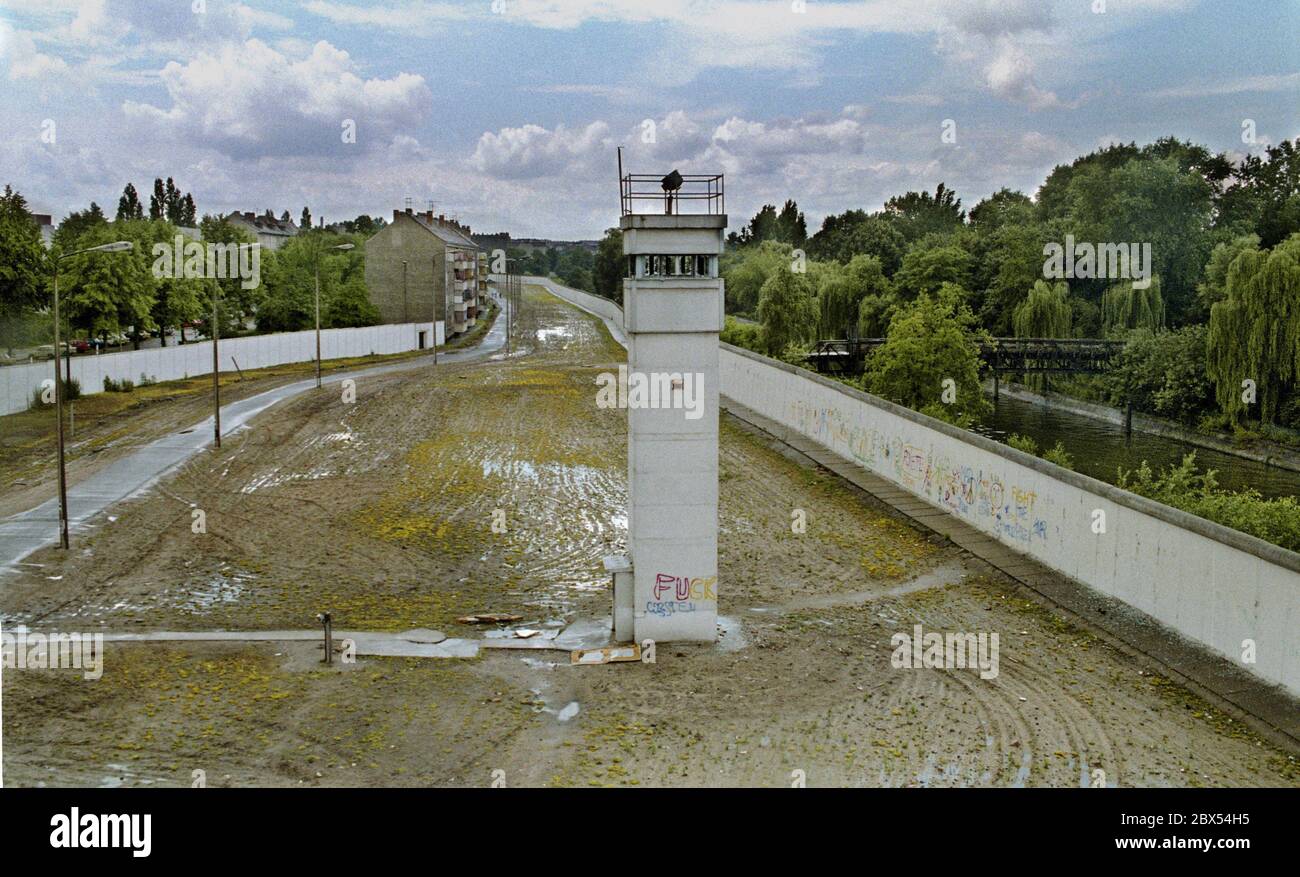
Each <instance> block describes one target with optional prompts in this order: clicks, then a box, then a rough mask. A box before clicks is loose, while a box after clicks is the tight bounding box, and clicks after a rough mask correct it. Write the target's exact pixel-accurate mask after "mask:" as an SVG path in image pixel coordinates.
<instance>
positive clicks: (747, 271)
mask: <svg viewBox="0 0 1300 877" xmlns="http://www.w3.org/2000/svg"><path fill="white" fill-rule="evenodd" d="M792 262H793V256H792V252H791V248H790V246H789V245H788V244H781V243H777V242H776V241H764V242H763V243H761V244H759V245H758V246H757V247H746V248H744V249H741V250H731V251H729V252H727V253H725V254H724V255H723V257H722V276H723V279H724V280H725V281H726V294H727V309H728V310H730V311H732V312H734V313H741V314H752V313H754V312H755V311H756V309H757V308H758V300H759V294H760V293H761V291H762V289H763V284H764V283H766V282H767V280H768V278H769V277H771V276H772V275H773V274H774V273H775V272H776V270H777V269H778V268H779V267H781V266H782V265H785V266H786V267H789V266H790V265H791V263H792Z"/></svg>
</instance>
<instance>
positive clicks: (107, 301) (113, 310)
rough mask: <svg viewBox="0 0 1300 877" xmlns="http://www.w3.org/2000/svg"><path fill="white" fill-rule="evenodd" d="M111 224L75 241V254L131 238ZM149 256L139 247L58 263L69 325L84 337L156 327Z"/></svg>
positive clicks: (95, 228) (102, 336)
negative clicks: (82, 333)
mask: <svg viewBox="0 0 1300 877" xmlns="http://www.w3.org/2000/svg"><path fill="white" fill-rule="evenodd" d="M123 231H125V230H124V229H122V228H119V227H118V226H117V225H116V224H114V225H109V224H107V223H100V224H98V225H96V226H94V227H92V228H90V229H89V230H88V231H86V232H85V233H84V234H83V235H81V237H79V238H77V240H76V241H75V247H76V249H85V248H88V247H97V246H100V245H102V244H107V243H112V242H113V241H116V240H122V239H123V238H124V237H125V238H126V239H131V236H130V235H129V234H126V235H124V234H122V232H123ZM151 263H152V259H151V256H150V254H149V253H148V251H146V250H144V249H143V248H142V247H140V246H138V245H137V246H136V247H134V248H133V249H132V250H130V251H128V252H120V253H88V254H85V255H81V256H74V257H72V258H71V259H67V260H65V261H64V262H63V265H62V268H61V270H60V283H59V285H60V291H59V295H60V298H61V299H62V301H63V307H64V309H65V311H66V312H67V315H68V323H69V325H70V326H72V327H75V328H77V329H80V330H81V331H83V332H85V333H86V334H87V335H89V336H98V337H101V338H107V337H108V336H109V335H112V334H118V333H125V332H127V331H128V330H134V331H135V332H136V333H137V334H138V333H139V332H142V331H144V330H147V329H153V328H155V326H154V324H153V319H152V317H151V311H152V309H153V305H154V295H155V282H154V277H153V274H152V272H151V271H150V266H151Z"/></svg>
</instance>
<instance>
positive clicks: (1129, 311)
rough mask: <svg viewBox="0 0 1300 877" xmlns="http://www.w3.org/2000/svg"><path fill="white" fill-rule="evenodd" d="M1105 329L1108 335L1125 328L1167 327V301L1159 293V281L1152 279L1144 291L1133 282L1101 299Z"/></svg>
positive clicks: (1110, 290) (1111, 290) (1153, 328)
mask: <svg viewBox="0 0 1300 877" xmlns="http://www.w3.org/2000/svg"><path fill="white" fill-rule="evenodd" d="M1101 321H1102V328H1103V329H1104V330H1105V332H1106V334H1107V335H1110V334H1114V333H1116V332H1123V331H1125V330H1126V329H1150V330H1151V331H1153V332H1154V331H1155V330H1157V329H1162V328H1164V325H1165V302H1164V297H1163V296H1162V295H1161V294H1160V278H1159V277H1152V278H1151V281H1150V285H1149V286H1147V287H1146V288H1145V289H1139V288H1138V287H1136V286H1134V284H1133V282H1132V281H1128V282H1125V283H1117V284H1115V285H1114V286H1111V287H1110V288H1109V289H1107V290H1106V292H1105V293H1104V294H1103V295H1102V297H1101Z"/></svg>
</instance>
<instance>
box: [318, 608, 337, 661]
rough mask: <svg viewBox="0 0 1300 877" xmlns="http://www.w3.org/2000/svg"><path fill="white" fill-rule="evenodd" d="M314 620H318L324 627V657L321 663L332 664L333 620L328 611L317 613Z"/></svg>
mask: <svg viewBox="0 0 1300 877" xmlns="http://www.w3.org/2000/svg"><path fill="white" fill-rule="evenodd" d="M316 620H317V621H319V622H320V623H321V624H322V625H323V626H324V628H325V657H324V659H323V663H326V664H333V663H334V620H333V618H332V617H331V615H330V613H328V612H322V613H320V614H319V615H317V616H316Z"/></svg>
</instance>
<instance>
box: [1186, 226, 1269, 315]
mask: <svg viewBox="0 0 1300 877" xmlns="http://www.w3.org/2000/svg"><path fill="white" fill-rule="evenodd" d="M1258 249H1259V235H1257V234H1246V235H1239V236H1238V237H1234V238H1232V239H1230V240H1226V241H1222V242H1220V243H1218V244H1216V245H1215V247H1214V249H1213V250H1211V251H1210V260H1209V261H1208V262H1206V263H1205V272H1204V274H1203V275H1202V278H1201V282H1200V283H1198V284H1197V285H1196V304H1197V312H1196V313H1197V316H1203V317H1208V316H1209V313H1210V308H1212V307H1213V306H1214V303H1215V302H1219V301H1223V299H1224V298H1226V297H1227V295H1228V269H1229V268H1230V267H1231V266H1232V263H1233V260H1235V259H1236V258H1237V256H1239V255H1241V254H1242V253H1243V252H1245V251H1247V250H1258Z"/></svg>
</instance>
